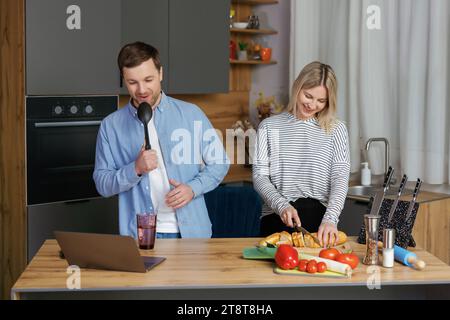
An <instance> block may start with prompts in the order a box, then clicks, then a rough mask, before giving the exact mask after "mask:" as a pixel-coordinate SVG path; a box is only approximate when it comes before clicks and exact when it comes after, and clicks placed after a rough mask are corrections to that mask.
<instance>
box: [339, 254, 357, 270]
mask: <svg viewBox="0 0 450 320" xmlns="http://www.w3.org/2000/svg"><path fill="white" fill-rule="evenodd" d="M336 261H337V262H341V263H345V264H348V265H349V266H350V267H351V268H352V269H355V268H356V267H357V266H358V264H359V258H358V256H357V255H355V254H353V253H341V254H339V255H338V256H337V257H336Z"/></svg>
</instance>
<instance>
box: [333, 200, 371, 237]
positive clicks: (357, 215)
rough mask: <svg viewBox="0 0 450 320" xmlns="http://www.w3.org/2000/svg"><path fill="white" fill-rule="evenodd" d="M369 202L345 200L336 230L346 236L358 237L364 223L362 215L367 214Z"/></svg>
mask: <svg viewBox="0 0 450 320" xmlns="http://www.w3.org/2000/svg"><path fill="white" fill-rule="evenodd" d="M368 204H369V201H368V200H367V201H361V200H354V199H348V198H347V199H346V200H345V204H344V209H342V213H341V215H340V216H339V225H338V229H339V230H341V231H344V232H345V233H346V234H347V235H348V236H358V235H359V231H360V230H361V226H362V224H363V223H364V215H365V214H367V213H368V212H367V207H368Z"/></svg>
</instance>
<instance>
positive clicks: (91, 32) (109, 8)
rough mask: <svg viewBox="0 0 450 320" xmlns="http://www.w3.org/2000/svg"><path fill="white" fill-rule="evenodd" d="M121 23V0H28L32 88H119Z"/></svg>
mask: <svg viewBox="0 0 450 320" xmlns="http://www.w3.org/2000/svg"><path fill="white" fill-rule="evenodd" d="M120 23H121V22H120V0H27V1H26V92H27V94H28V95H65V94H71V95H73V94H117V93H118V90H119V77H118V73H117V70H118V69H117V62H116V61H117V53H118V50H119V49H120Z"/></svg>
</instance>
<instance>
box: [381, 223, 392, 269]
mask: <svg viewBox="0 0 450 320" xmlns="http://www.w3.org/2000/svg"><path fill="white" fill-rule="evenodd" d="M394 244H395V229H384V230H383V267H385V268H392V267H393V266H394Z"/></svg>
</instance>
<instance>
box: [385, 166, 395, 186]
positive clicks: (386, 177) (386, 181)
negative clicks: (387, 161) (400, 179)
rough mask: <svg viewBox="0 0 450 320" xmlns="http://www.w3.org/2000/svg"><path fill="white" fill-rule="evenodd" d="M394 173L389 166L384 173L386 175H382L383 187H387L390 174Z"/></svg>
mask: <svg viewBox="0 0 450 320" xmlns="http://www.w3.org/2000/svg"><path fill="white" fill-rule="evenodd" d="M393 174H394V169H393V168H392V167H391V166H389V169H388V172H387V173H386V176H385V177H384V183H383V189H386V188H387V187H389V183H390V182H391V178H392V175H393Z"/></svg>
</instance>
